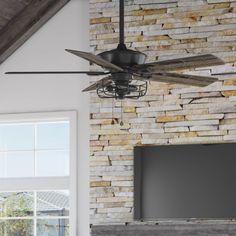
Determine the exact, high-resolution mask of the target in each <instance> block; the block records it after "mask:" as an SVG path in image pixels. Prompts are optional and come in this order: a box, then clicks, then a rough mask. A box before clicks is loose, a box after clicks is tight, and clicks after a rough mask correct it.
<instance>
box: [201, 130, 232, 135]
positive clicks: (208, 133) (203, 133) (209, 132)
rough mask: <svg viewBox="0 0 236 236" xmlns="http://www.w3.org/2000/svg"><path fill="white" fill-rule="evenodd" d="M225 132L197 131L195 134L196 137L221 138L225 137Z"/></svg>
mask: <svg viewBox="0 0 236 236" xmlns="http://www.w3.org/2000/svg"><path fill="white" fill-rule="evenodd" d="M226 134H227V131H226V130H215V131H199V132H197V135H198V136H221V135H222V136H223V135H226Z"/></svg>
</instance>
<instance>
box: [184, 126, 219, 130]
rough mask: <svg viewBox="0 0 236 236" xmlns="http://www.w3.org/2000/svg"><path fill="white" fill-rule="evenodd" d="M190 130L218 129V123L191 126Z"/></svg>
mask: <svg viewBox="0 0 236 236" xmlns="http://www.w3.org/2000/svg"><path fill="white" fill-rule="evenodd" d="M189 129H190V131H211V130H218V125H203V126H191V127H189Z"/></svg>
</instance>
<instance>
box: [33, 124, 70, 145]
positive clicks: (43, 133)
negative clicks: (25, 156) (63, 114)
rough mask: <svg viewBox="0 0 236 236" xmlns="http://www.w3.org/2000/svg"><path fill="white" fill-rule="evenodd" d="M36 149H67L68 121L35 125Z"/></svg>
mask: <svg viewBox="0 0 236 236" xmlns="http://www.w3.org/2000/svg"><path fill="white" fill-rule="evenodd" d="M36 148H37V149H68V148H69V123H68V122H58V123H43V124H39V125H37V143H36Z"/></svg>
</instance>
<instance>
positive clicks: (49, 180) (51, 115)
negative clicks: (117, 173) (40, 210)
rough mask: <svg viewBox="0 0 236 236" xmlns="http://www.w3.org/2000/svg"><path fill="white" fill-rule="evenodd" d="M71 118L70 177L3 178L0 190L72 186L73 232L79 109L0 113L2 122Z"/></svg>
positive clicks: (73, 228) (72, 231)
mask: <svg viewBox="0 0 236 236" xmlns="http://www.w3.org/2000/svg"><path fill="white" fill-rule="evenodd" d="M65 120H66V121H69V125H70V126H69V127H70V146H69V158H70V168H69V170H70V175H69V177H67V176H66V177H34V178H32V177H29V178H27V177H26V178H25V177H24V178H0V191H1V192H13V191H40V190H41V191H42V190H57V189H64V188H65V187H66V186H69V191H70V201H69V202H70V203H69V206H70V213H69V222H70V235H71V236H72V235H76V233H77V231H78V230H77V218H78V217H77V206H78V196H77V195H78V194H77V176H78V173H77V169H78V168H77V165H78V164H77V112H76V111H62V112H37V113H16V114H0V124H11V123H30V122H50V121H51V122H54V121H55V122H56V121H65Z"/></svg>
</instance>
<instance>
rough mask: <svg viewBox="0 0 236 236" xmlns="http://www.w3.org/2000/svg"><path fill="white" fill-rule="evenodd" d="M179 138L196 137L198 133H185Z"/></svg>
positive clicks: (180, 134)
mask: <svg viewBox="0 0 236 236" xmlns="http://www.w3.org/2000/svg"><path fill="white" fill-rule="evenodd" d="M178 136H179V137H180V138H187V137H196V136H197V132H193V131H191V132H184V133H179V134H178Z"/></svg>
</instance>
